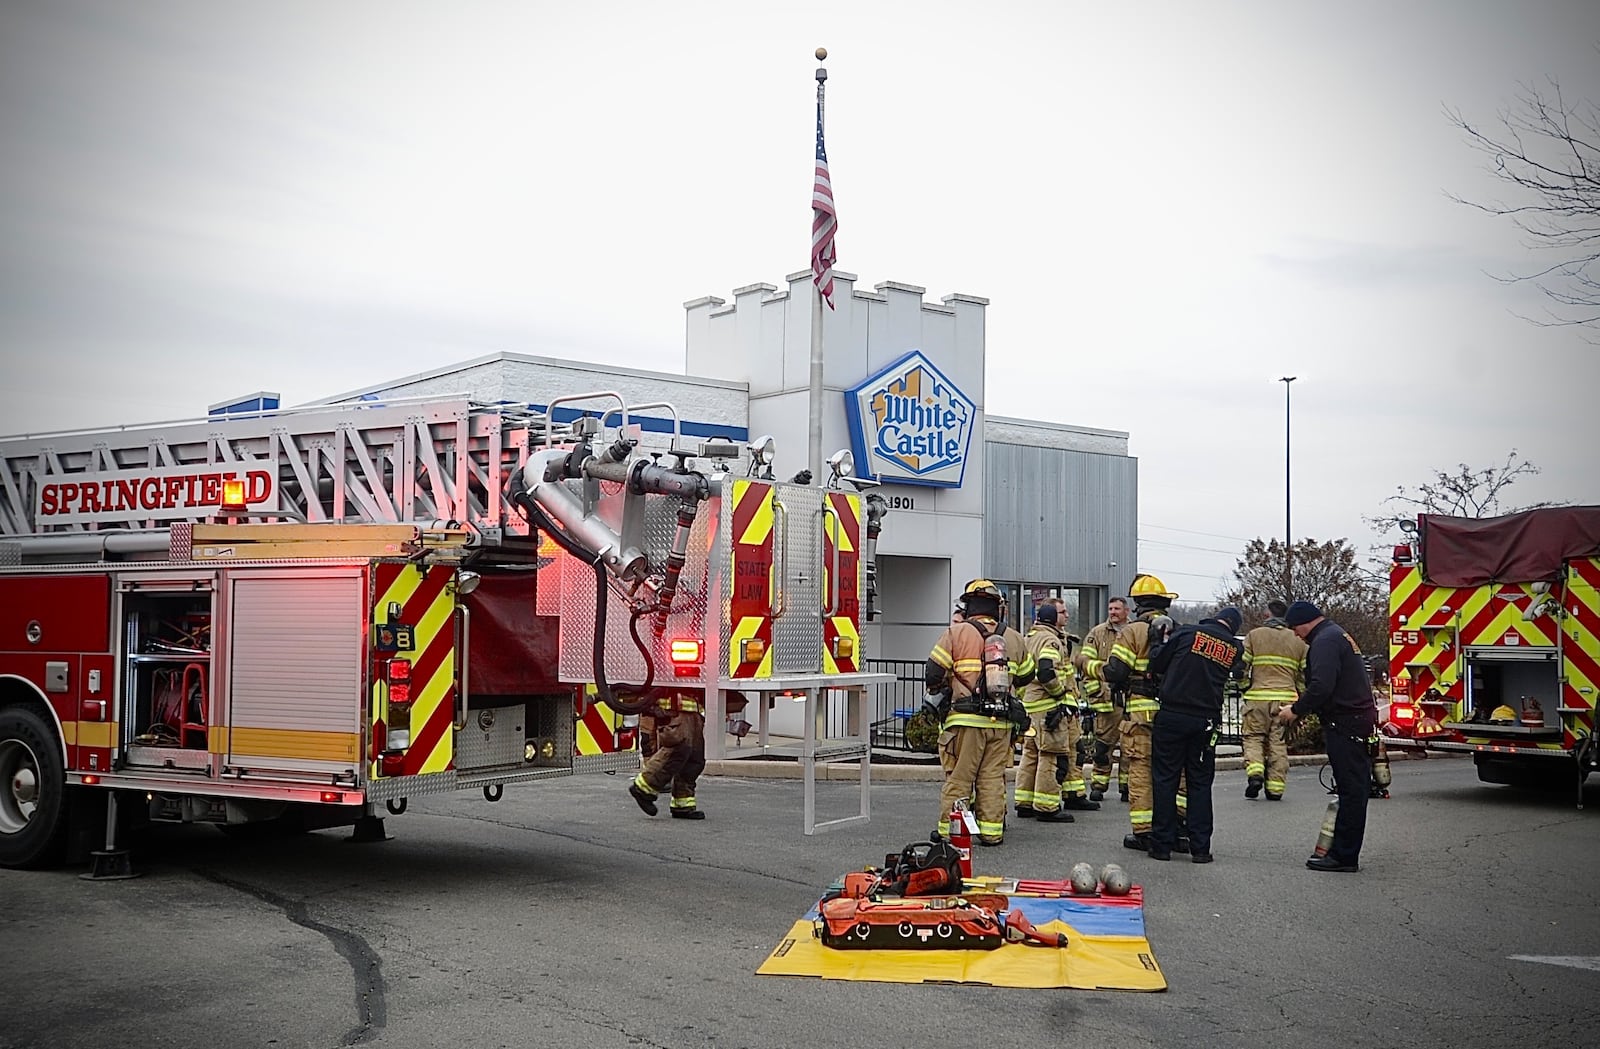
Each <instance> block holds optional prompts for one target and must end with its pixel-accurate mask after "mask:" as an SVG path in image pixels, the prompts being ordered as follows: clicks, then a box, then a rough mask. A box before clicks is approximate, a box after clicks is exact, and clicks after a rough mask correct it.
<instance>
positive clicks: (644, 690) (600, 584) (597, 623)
mask: <svg viewBox="0 0 1600 1049" xmlns="http://www.w3.org/2000/svg"><path fill="white" fill-rule="evenodd" d="M512 502H513V503H514V504H515V505H516V507H517V509H518V510H520V511H522V515H523V517H525V518H526V519H527V521H528V523H529V524H531V525H533V526H534V527H535V528H538V529H539V530H540V531H542V532H544V533H545V534H546V535H548V536H549V537H550V538H551V539H554V540H555V542H556V545H557V546H559V547H561V549H563V550H565V551H566V552H567V553H569V554H571V555H572V556H573V557H576V558H577V559H578V560H580V561H583V562H585V563H587V564H588V565H590V566H591V567H592V568H594V606H595V607H594V647H593V649H592V651H591V654H590V659H591V661H592V663H591V665H592V668H593V671H594V690H595V696H596V698H598V699H599V700H600V702H602V703H604V704H605V705H606V706H608V707H610V708H611V709H612V710H614V711H616V712H617V713H618V714H643V713H646V712H648V711H651V710H654V709H655V705H656V700H657V699H658V698H660V695H659V694H660V693H661V691H662V690H661V689H656V688H652V687H651V685H652V684H653V683H654V681H655V676H656V668H655V663H654V661H652V660H651V658H650V652H649V650H648V649H646V648H645V646H644V642H643V641H642V640H640V638H639V629H638V626H639V616H640V615H641V613H640V612H637V611H635V612H634V613H633V615H632V617H631V618H630V619H629V621H628V632H629V633H630V634H632V635H633V643H634V645H635V646H637V647H638V649H639V655H640V656H642V657H643V658H644V666H645V679H644V684H643V685H641V686H640V689H639V692H638V693H637V694H636V695H635V696H634V698H632V699H627V698H625V697H623V696H622V695H620V694H619V693H618V691H617V690H615V689H613V688H612V687H611V684H610V683H609V682H608V681H606V671H605V630H606V595H607V591H608V590H609V589H610V586H609V583H608V581H607V580H606V568H605V564H604V557H603V555H601V554H600V553H599V552H597V551H594V550H590V549H588V548H587V547H585V546H583V545H582V544H580V543H579V542H578V541H577V540H575V539H573V538H572V537H571V536H569V535H567V533H566V532H565V531H563V530H562V529H561V528H560V527H559V526H558V525H557V524H556V523H555V522H554V521H552V520H551V519H550V517H549V515H547V514H546V513H545V512H544V511H543V510H542V509H540V507H539V504H538V503H536V502H534V501H533V498H532V497H531V496H529V495H528V494H527V493H526V492H524V493H520V494H518V495H517V496H516V497H514V498H513V499H512Z"/></svg>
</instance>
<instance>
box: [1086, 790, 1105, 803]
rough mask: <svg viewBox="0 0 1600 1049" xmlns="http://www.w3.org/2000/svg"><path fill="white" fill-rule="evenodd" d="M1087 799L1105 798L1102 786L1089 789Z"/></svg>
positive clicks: (1103, 799)
mask: <svg viewBox="0 0 1600 1049" xmlns="http://www.w3.org/2000/svg"><path fill="white" fill-rule="evenodd" d="M1089 800H1090V801H1105V800H1106V792H1105V789H1104V788H1102V787H1096V788H1094V789H1093V790H1091V791H1090V792H1089Z"/></svg>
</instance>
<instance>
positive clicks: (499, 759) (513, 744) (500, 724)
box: [456, 707, 528, 772]
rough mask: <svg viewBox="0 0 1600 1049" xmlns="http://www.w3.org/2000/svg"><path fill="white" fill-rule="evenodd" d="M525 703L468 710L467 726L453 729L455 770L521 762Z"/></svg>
mask: <svg viewBox="0 0 1600 1049" xmlns="http://www.w3.org/2000/svg"><path fill="white" fill-rule="evenodd" d="M526 711H527V708H526V707H490V708H487V709H484V710H479V711H475V712H471V713H469V715H468V717H467V724H466V727H464V728H462V729H460V730H459V731H458V732H457V733H456V770H457V771H459V772H468V771H471V770H474V769H483V768H493V767H496V766H500V765H520V764H522V744H523V741H524V740H526V739H527V738H528V736H527V733H525V732H524V731H523V722H524V721H526V720H527V717H526Z"/></svg>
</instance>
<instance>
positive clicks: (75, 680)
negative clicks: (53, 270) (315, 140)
mask: <svg viewBox="0 0 1600 1049" xmlns="http://www.w3.org/2000/svg"><path fill="white" fill-rule="evenodd" d="M560 404H564V405H566V407H564V408H558V405H560ZM573 405H588V407H573ZM596 405H598V406H599V407H598V408H596V407H595V406H596ZM641 408H654V409H666V411H667V412H668V413H670V415H671V418H672V420H673V422H674V425H673V426H672V438H671V440H670V443H668V444H667V445H666V447H664V448H660V449H658V450H655V451H652V452H648V453H647V449H646V446H645V443H644V437H643V433H642V430H641V427H640V426H639V425H638V420H639V419H640V418H641V416H640V409H641ZM563 415H564V416H565V421H563V422H558V421H557V420H558V419H559V418H561V417H562V416H563ZM646 418H648V417H646ZM657 418H659V416H658V417H657ZM677 418H678V416H677V413H676V410H675V409H672V408H671V406H670V405H666V404H660V403H657V404H651V405H628V404H626V403H624V400H623V398H622V397H621V396H620V395H619V394H616V393H611V392H603V393H598V394H593V395H583V396H581V397H566V398H558V399H557V400H556V401H555V402H554V403H551V404H550V405H548V406H546V407H545V408H544V409H543V410H542V411H533V410H531V409H530V408H528V407H526V406H522V407H519V406H506V405H495V406H486V405H481V404H476V403H473V402H471V401H469V400H468V399H466V398H464V397H450V398H443V399H439V398H433V399H422V398H417V399H409V400H404V399H403V400H389V401H377V402H371V401H366V402H357V403H349V402H347V403H340V404H333V405H324V406H318V407H313V408H304V409H294V410H281V411H280V410H272V411H263V412H254V413H245V414H241V415H227V416H220V417H211V418H208V419H205V420H202V421H196V422H188V423H174V424H165V425H158V426H151V427H148V428H143V429H129V428H118V429H107V430H101V431H89V432H80V433H61V434H48V435H43V436H27V437H20V438H12V439H4V440H0V866H7V867H32V866H41V865H46V864H51V863H56V862H60V861H62V860H64V859H70V858H73V857H77V858H83V857H84V856H86V855H89V854H91V852H92V855H93V857H94V861H93V866H94V870H93V873H96V874H99V875H102V876H117V875H120V874H122V873H126V866H127V859H126V850H125V849H123V848H120V847H119V845H120V842H119V840H118V839H119V834H120V833H121V831H122V830H125V829H126V825H127V824H128V823H129V822H131V821H132V820H134V819H139V818H148V819H150V820H154V821H178V822H209V823H215V824H218V825H220V826H222V827H224V828H237V827H240V826H243V825H245V824H250V823H258V822H262V821H268V820H278V821H280V824H281V823H288V824H290V825H293V826H297V827H304V828H315V827H327V826H341V825H347V826H353V827H354V828H355V836H356V839H357V840H372V839H378V838H382V837H383V836H384V831H383V822H382V816H381V815H380V809H379V806H383V807H384V809H385V810H386V811H387V812H389V813H391V814H398V813H400V812H402V811H404V809H405V805H406V800H407V799H408V798H409V797H411V796H420V795H424V794H430V793H437V792H443V791H453V790H466V789H482V791H483V793H484V796H485V797H486V798H487V799H488V800H491V801H494V800H498V799H499V797H500V793H501V791H502V789H503V787H504V786H505V785H506V784H511V783H521V782H525V781H531V780H538V779H545V778H551V777H559V776H567V775H571V774H573V773H576V772H616V771H632V770H634V769H637V767H638V763H639V753H638V748H637V745H636V741H635V739H634V735H635V733H634V731H633V728H632V725H633V723H635V721H636V719H635V718H634V717H633V715H637V714H639V713H641V712H644V711H647V710H651V709H654V707H655V705H656V704H657V703H660V702H662V701H663V700H667V701H671V700H674V699H678V698H681V697H685V696H692V697H694V698H697V699H699V700H700V701H701V702H702V703H703V704H704V705H705V708H706V716H707V722H708V724H709V725H712V726H714V727H713V729H712V731H711V732H710V733H708V747H707V749H708V756H710V757H713V758H716V757H720V756H721V744H722V740H723V733H722V731H721V729H722V727H723V724H724V717H725V713H726V711H727V710H728V709H729V708H730V706H738V705H739V703H740V701H741V700H743V701H747V702H748V701H751V700H768V701H769V702H770V697H773V696H775V695H776V694H779V693H782V694H787V695H791V696H795V697H801V698H805V699H806V700H807V702H808V710H815V709H816V707H817V704H818V703H819V702H822V703H827V702H829V701H833V702H835V703H836V702H837V700H838V698H839V696H840V695H841V693H842V695H843V696H844V697H845V698H846V700H847V701H854V702H853V705H851V706H850V715H851V725H852V729H851V731H850V732H849V733H848V734H846V735H845V736H840V737H837V738H835V739H828V738H826V735H825V733H824V732H822V731H821V730H820V729H819V728H817V727H816V726H821V725H822V724H823V722H824V719H823V718H822V717H820V716H819V717H815V718H813V720H811V721H808V722H807V728H806V734H805V739H804V741H803V744H802V747H801V751H800V753H798V754H797V757H799V758H800V760H801V761H802V763H803V764H804V765H805V768H806V832H807V833H810V832H812V831H813V830H814V829H815V828H816V827H818V826H828V825H829V824H828V823H821V824H818V823H817V822H816V821H815V818H814V809H813V796H812V790H813V782H814V774H815V773H814V768H815V763H816V762H818V761H824V760H840V759H844V758H859V759H860V762H861V769H862V805H861V814H860V815H859V816H853V817H849V818H847V819H843V820H835V821H831V822H832V823H846V822H852V821H854V820H864V819H866V818H867V816H868V810H867V802H866V796H867V786H868V784H867V775H868V772H867V768H868V761H869V755H868V751H867V746H866V743H865V731H866V730H865V728H864V727H862V726H864V725H865V724H866V723H867V720H868V719H867V718H866V716H865V714H866V712H865V707H866V700H865V692H866V686H867V685H868V684H874V683H877V681H878V680H879V679H880V678H883V677H885V675H872V674H866V673H863V672H861V670H860V663H861V659H862V652H861V647H860V629H861V624H862V621H863V619H864V618H867V617H870V615H871V601H872V596H873V593H874V585H873V578H874V576H873V554H874V548H875V543H876V539H877V535H878V529H879V525H880V523H881V521H882V519H883V516H884V514H883V507H884V501H883V500H882V499H881V497H879V496H877V495H876V494H874V493H871V492H870V491H868V492H866V493H865V494H863V490H862V489H861V488H860V487H858V486H857V485H854V484H850V483H849V481H850V480H851V479H850V478H849V473H850V470H849V463H848V455H847V453H841V455H840V456H836V457H835V458H834V459H832V460H830V464H831V466H832V470H831V472H832V474H833V477H832V479H831V480H830V481H829V483H828V484H826V485H821V484H816V485H813V484H796V483H789V482H782V481H776V480H774V479H773V478H772V458H773V451H774V449H773V447H772V442H771V441H770V439H766V440H763V441H758V442H755V443H753V444H751V445H750V446H749V447H743V448H742V447H740V446H739V445H735V444H732V443H728V442H719V441H709V442H705V443H702V444H700V445H698V446H696V447H694V448H689V447H685V446H684V445H683V443H682V437H681V427H679V426H678V425H676V420H677ZM825 693H829V694H831V695H828V696H825ZM767 705H768V704H767V702H759V703H757V708H758V709H759V711H760V715H761V726H762V730H763V736H764V735H765V730H766V725H767V716H766V708H767ZM119 802H120V811H119ZM630 808H631V806H630ZM101 839H103V840H104V842H105V847H104V848H103V849H95V848H94V846H95V845H97V844H98V842H99V841H100V840H101Z"/></svg>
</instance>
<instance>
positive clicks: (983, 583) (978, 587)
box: [961, 579, 1004, 597]
mask: <svg viewBox="0 0 1600 1049" xmlns="http://www.w3.org/2000/svg"><path fill="white" fill-rule="evenodd" d="M969 594H987V595H988V596H989V597H1003V596H1004V595H1003V594H1001V593H1000V588H999V587H997V586H995V585H994V584H993V583H991V582H989V580H987V579H974V580H972V581H971V582H970V583H968V584H967V586H966V589H965V590H963V591H961V596H962V597H966V596H968V595H969Z"/></svg>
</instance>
